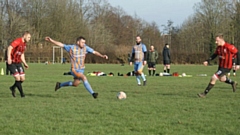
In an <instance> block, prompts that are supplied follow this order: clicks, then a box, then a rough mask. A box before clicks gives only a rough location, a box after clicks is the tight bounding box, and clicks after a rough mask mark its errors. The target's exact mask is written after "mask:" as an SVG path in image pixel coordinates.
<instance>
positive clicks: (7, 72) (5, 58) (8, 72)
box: [4, 49, 11, 75]
mask: <svg viewBox="0 0 240 135" xmlns="http://www.w3.org/2000/svg"><path fill="white" fill-rule="evenodd" d="M7 50H8V49H5V54H4V60H5V63H6V75H10V74H11V72H10V70H9V68H8V62H7V61H8V60H7V55H8V54H7Z"/></svg>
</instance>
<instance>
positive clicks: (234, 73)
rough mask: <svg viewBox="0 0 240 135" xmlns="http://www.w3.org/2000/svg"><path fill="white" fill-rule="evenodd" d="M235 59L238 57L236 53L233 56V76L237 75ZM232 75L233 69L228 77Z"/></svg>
mask: <svg viewBox="0 0 240 135" xmlns="http://www.w3.org/2000/svg"><path fill="white" fill-rule="evenodd" d="M235 59H236V55H234V56H233V58H232V61H233V62H232V63H233V66H232V70H233V76H236V62H235ZM230 75H231V71H230V72H229V73H228V77H230Z"/></svg>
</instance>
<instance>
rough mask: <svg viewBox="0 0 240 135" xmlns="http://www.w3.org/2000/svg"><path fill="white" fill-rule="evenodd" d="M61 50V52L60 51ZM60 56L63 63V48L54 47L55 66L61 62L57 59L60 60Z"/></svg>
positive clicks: (53, 61)
mask: <svg viewBox="0 0 240 135" xmlns="http://www.w3.org/2000/svg"><path fill="white" fill-rule="evenodd" d="M59 50H60V51H59ZM59 55H60V58H61V59H60V62H61V63H63V48H61V47H58V46H53V60H52V63H53V64H55V63H57V62H59V61H57V60H56V58H59Z"/></svg>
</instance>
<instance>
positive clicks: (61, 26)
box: [0, 0, 240, 64]
mask: <svg viewBox="0 0 240 135" xmlns="http://www.w3.org/2000/svg"><path fill="white" fill-rule="evenodd" d="M123 8H124V7H119V6H118V7H114V6H112V5H111V4H110V3H109V2H108V1H107V0H0V49H1V50H3V49H5V48H6V47H7V46H8V45H9V44H10V42H11V41H12V40H13V39H15V38H16V37H19V36H21V35H22V33H23V31H26V30H27V31H30V32H31V34H32V40H31V41H30V43H28V47H27V51H26V57H52V51H53V50H52V49H53V48H52V45H50V44H47V43H46V42H45V41H44V37H45V36H51V37H52V38H53V39H56V40H59V41H62V42H64V43H69V44H72V43H74V42H75V39H76V38H77V37H78V36H84V37H85V38H86V39H87V44H88V45H89V46H91V47H92V48H94V49H96V50H98V51H100V52H102V53H105V54H108V55H109V57H110V58H111V59H110V60H109V61H108V62H109V63H118V62H120V61H124V62H127V59H128V53H131V49H132V46H133V45H134V44H135V37H136V35H140V36H141V37H142V40H143V42H144V43H145V44H146V45H147V47H148V48H149V47H150V45H154V46H155V48H156V49H157V51H158V52H159V55H160V56H161V51H162V49H163V47H164V44H165V43H169V44H170V49H171V54H172V62H173V63H176V64H179V63H180V64H184V63H192V64H196V63H201V62H202V61H204V60H205V59H206V58H208V57H209V55H210V54H212V53H213V51H214V49H215V47H216V46H215V34H217V33H219V32H221V33H223V34H224V35H225V39H226V40H227V41H228V42H230V43H233V44H235V45H236V46H237V47H238V46H239V43H240V39H239V38H238V37H239V31H240V24H239V22H240V1H239V0H202V1H201V2H199V3H195V5H194V7H186V8H194V14H192V15H191V16H189V18H188V19H186V20H185V21H184V22H183V23H182V25H180V26H174V22H172V21H171V20H169V21H168V22H166V24H163V25H162V26H158V25H157V24H156V22H147V21H146V20H144V19H142V18H140V17H139V16H138V15H137V14H135V15H133V16H131V15H129V14H127V13H126V12H125V11H124V10H123ZM159 14H161V13H159ZM156 18H158V16H156ZM160 27H163V28H164V29H163V31H161V30H160V29H159V28H160ZM239 49H240V48H239ZM56 53H58V51H56ZM2 55H3V51H1V52H0V56H2ZM56 55H58V54H56ZM64 55H66V54H64ZM65 57H66V56H65ZM87 62H91V63H103V62H105V61H102V60H101V59H98V58H96V57H92V56H91V55H90V57H88V58H87ZM158 62H159V63H161V62H162V61H161V57H160V59H159V60H158Z"/></svg>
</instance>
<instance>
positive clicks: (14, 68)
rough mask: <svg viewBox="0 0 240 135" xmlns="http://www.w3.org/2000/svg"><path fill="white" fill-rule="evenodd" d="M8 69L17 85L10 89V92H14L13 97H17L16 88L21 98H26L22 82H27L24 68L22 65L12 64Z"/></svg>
mask: <svg viewBox="0 0 240 135" xmlns="http://www.w3.org/2000/svg"><path fill="white" fill-rule="evenodd" d="M8 68H9V70H10V72H11V73H12V74H13V77H14V79H15V83H14V84H13V85H12V86H11V87H10V90H11V91H12V96H13V97H15V96H16V95H15V88H18V90H19V92H20V94H21V97H24V96H25V95H24V93H23V88H22V82H23V81H24V80H25V77H24V75H25V73H24V69H23V67H22V64H10V65H8Z"/></svg>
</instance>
